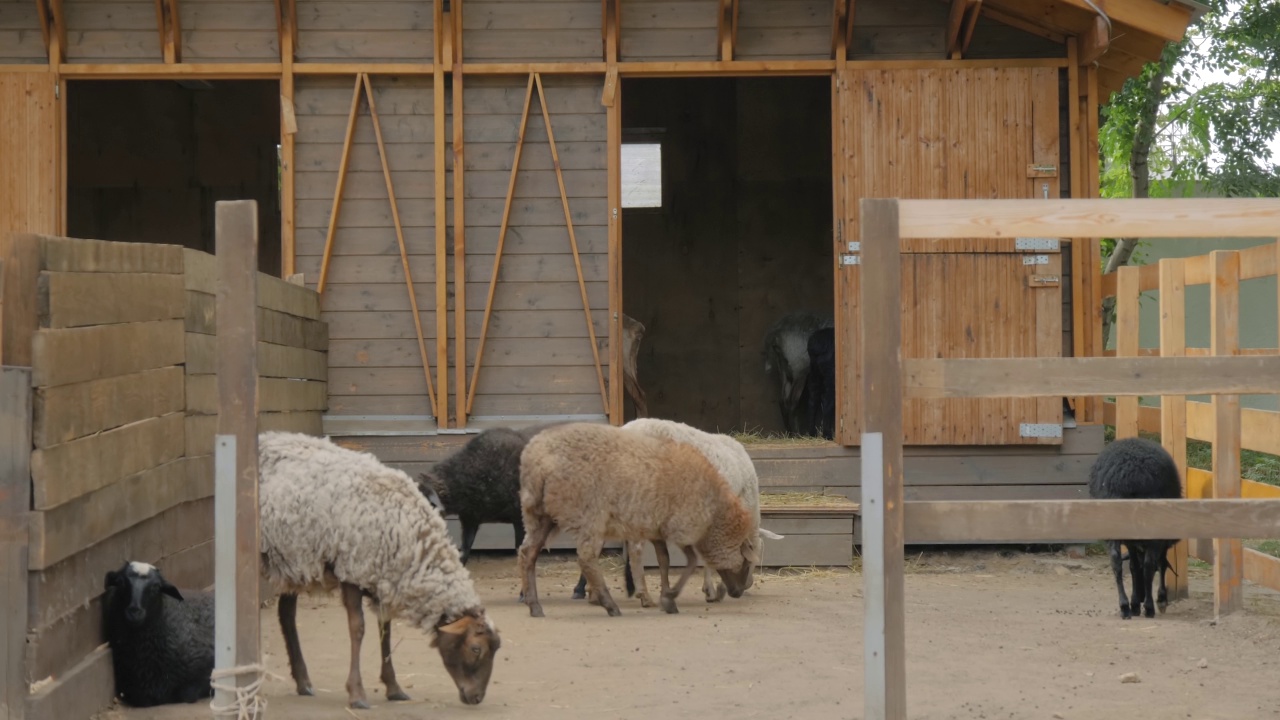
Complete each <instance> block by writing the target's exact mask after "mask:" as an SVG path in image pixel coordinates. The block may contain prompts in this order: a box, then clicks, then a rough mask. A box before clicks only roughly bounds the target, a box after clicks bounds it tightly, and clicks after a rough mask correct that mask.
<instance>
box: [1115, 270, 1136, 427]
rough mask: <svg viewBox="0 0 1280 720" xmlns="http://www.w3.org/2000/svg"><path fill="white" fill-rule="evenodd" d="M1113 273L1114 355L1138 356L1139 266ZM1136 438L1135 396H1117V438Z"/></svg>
mask: <svg viewBox="0 0 1280 720" xmlns="http://www.w3.org/2000/svg"><path fill="white" fill-rule="evenodd" d="M1117 272H1118V274H1117V275H1116V357H1137V356H1138V323H1139V317H1140V308H1139V306H1138V300H1139V298H1140V297H1141V295H1142V293H1141V292H1140V291H1139V290H1138V287H1139V285H1138V273H1139V270H1138V268H1136V267H1134V266H1132V265H1126V266H1124V267H1122V268H1120V269H1119V270H1118V271H1117ZM1127 437H1138V396H1137V395H1121V396H1119V397H1117V398H1116V439H1117V440H1119V439H1120V438H1127Z"/></svg>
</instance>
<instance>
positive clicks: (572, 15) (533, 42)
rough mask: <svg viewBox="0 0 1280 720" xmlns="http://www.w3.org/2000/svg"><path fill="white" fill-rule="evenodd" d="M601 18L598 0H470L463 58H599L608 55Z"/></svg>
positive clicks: (465, 13) (465, 17) (464, 19)
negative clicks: (605, 51)
mask: <svg viewBox="0 0 1280 720" xmlns="http://www.w3.org/2000/svg"><path fill="white" fill-rule="evenodd" d="M428 8H430V5H428ZM600 18H601V15H600V3H599V2H597V0H551V1H550V2H547V1H545V0H469V1H468V2H467V3H466V7H465V8H464V9H463V13H462V52H463V60H464V62H515V61H521V62H554V61H570V62H571V61H598V60H600V59H601V58H602V57H603V56H604V40H603V38H602V36H601V33H600ZM426 37H427V38H428V40H429V38H430V35H429V34H428V35H427V36H426ZM597 99H599V98H597Z"/></svg>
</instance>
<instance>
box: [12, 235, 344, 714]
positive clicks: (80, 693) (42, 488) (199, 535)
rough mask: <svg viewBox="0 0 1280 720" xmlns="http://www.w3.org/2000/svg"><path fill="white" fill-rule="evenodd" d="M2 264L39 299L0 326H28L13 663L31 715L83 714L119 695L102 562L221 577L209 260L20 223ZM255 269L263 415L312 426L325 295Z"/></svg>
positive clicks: (182, 576)
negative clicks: (21, 588) (22, 546)
mask: <svg viewBox="0 0 1280 720" xmlns="http://www.w3.org/2000/svg"><path fill="white" fill-rule="evenodd" d="M15 259H21V262H15ZM5 269H6V278H5V279H6V283H5V287H6V288H7V289H9V290H10V291H11V294H10V295H9V296H8V299H11V300H13V299H20V298H30V300H31V302H27V303H19V302H5V303H4V305H3V309H4V312H5V317H4V324H5V326H6V327H12V328H18V327H22V326H25V327H28V328H30V329H31V332H33V333H34V335H33V336H31V340H30V347H31V349H30V352H29V354H30V364H31V368H32V370H31V380H30V384H31V385H32V387H33V398H32V400H31V440H30V445H31V454H30V483H31V506H32V513H31V516H30V541H29V546H28V548H27V551H26V555H27V564H28V566H29V574H28V583H27V584H28V587H27V601H26V602H25V603H24V616H25V618H26V623H27V643H26V650H25V658H24V660H23V662H24V665H25V680H26V681H27V682H28V683H35V684H37V687H38V688H39V689H38V690H37V692H35V693H34V694H32V695H30V696H29V697H28V698H27V703H26V705H27V707H26V711H27V717H28V718H51V719H52V718H65V717H88V716H89V715H91V714H92V713H93V712H95V711H96V710H98V709H100V708H102V707H103V706H105V705H107V704H108V703H109V702H110V700H111V696H112V694H113V687H112V673H111V657H110V653H109V652H107V651H105V650H104V649H102V648H100V647H99V646H100V645H101V643H102V628H101V614H102V608H101V602H100V599H101V593H102V578H103V575H104V574H105V573H106V571H107V570H110V569H114V568H116V567H119V565H120V564H122V563H123V562H125V561H126V560H141V561H144V562H151V563H154V564H156V565H158V566H159V567H160V568H161V570H162V571H163V572H164V573H165V575H166V576H167V577H168V578H169V580H170V581H171V582H173V583H174V584H176V585H178V586H179V587H187V588H190V587H206V586H208V585H209V584H210V583H211V582H212V580H213V547H212V538H213V504H212V500H213V499H212V494H213V461H212V449H213V448H212V443H213V430H214V429H215V423H216V416H214V415H210V414H209V412H210V411H211V410H216V407H217V398H216V392H215V391H214V387H213V386H214V385H216V375H213V374H211V373H213V372H214V371H215V367H214V365H213V359H214V354H213V353H214V336H213V335H212V332H213V327H214V320H215V316H214V306H213V294H212V291H213V281H214V279H215V275H214V272H213V271H214V268H213V257H212V256H210V255H206V254H204V253H201V252H199V251H195V250H189V249H184V248H182V247H181V246H177V245H162V244H154V243H124V242H114V241H99V240H74V239H67V238H56V237H47V236H35V235H22V236H16V237H15V239H14V245H13V246H12V247H11V248H10V251H9V255H8V256H7V262H6V263H5ZM258 282H259V305H260V311H259V313H260V315H259V318H260V326H261V328H262V335H261V339H262V343H261V344H260V345H259V373H260V376H261V380H260V382H261V383H262V411H263V414H262V419H261V427H262V428H263V429H275V428H279V429H290V430H298V431H302V432H308V433H313V434H319V433H320V429H321V428H320V417H321V413H322V412H323V410H324V403H325V396H326V393H325V378H326V374H327V363H326V362H325V352H324V351H325V347H326V343H327V333H326V332H325V326H324V324H323V323H322V322H320V321H319V320H317V319H316V318H318V317H319V304H318V297H317V296H316V295H315V293H314V292H311V291H309V290H307V289H305V288H303V287H300V286H297V285H292V284H289V283H286V282H285V281H283V280H279V279H277V278H273V277H270V276H268V275H264V274H261V273H260V274H259V275H258ZM8 347H9V346H6V348H8ZM14 347H15V348H16V344H15V346H14ZM10 359H11V357H10V356H6V358H5V361H6V362H9V360H10ZM299 380H301V381H299Z"/></svg>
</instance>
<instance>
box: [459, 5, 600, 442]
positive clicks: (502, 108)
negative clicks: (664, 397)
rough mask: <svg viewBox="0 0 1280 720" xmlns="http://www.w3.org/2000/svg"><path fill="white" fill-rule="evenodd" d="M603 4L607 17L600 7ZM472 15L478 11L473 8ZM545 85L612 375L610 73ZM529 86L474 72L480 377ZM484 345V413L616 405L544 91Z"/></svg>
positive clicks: (471, 101)
mask: <svg viewBox="0 0 1280 720" xmlns="http://www.w3.org/2000/svg"><path fill="white" fill-rule="evenodd" d="M533 4H535V5H536V4H537V3H533ZM595 7H596V11H597V15H598V14H599V6H598V5H597V6H595ZM467 12H468V13H470V12H472V11H471V6H468V10H467ZM597 19H598V18H597ZM596 34H597V36H598V35H599V32H598V31H597V33H596ZM542 82H543V85H544V87H545V88H546V94H547V104H548V110H549V114H550V116H551V123H552V131H553V132H554V134H555V139H556V147H557V149H558V151H559V156H560V165H561V167H562V169H563V171H564V180H565V190H566V193H567V195H568V199H569V209H570V212H571V214H572V218H573V226H574V232H575V235H576V237H577V241H578V252H579V255H580V258H581V263H582V272H583V279H584V281H585V284H586V288H587V299H588V301H589V302H590V304H591V310H592V319H593V321H594V324H595V333H596V338H597V341H598V342H599V343H600V345H601V347H602V352H601V353H600V361H601V364H602V367H603V369H604V370H605V375H606V377H607V376H608V355H607V353H605V352H603V348H604V346H605V345H606V343H607V338H608V325H607V323H606V317H607V313H608V262H607V261H608V247H607V243H608V218H607V215H606V214H607V198H606V195H605V191H606V187H605V179H606V165H605V160H606V153H605V146H606V142H605V133H606V129H607V128H606V125H605V108H604V107H603V106H602V105H601V104H600V93H601V90H602V81H601V79H599V78H576V77H549V76H548V77H543V78H542ZM526 83H527V81H526V79H525V78H492V79H491V78H474V79H469V80H468V81H467V84H466V88H465V89H464V91H463V102H464V112H465V113H466V123H465V125H464V128H463V132H464V133H465V135H464V142H465V143H466V148H467V150H466V155H465V157H466V171H465V173H464V175H463V179H464V182H465V185H466V189H465V193H466V200H467V202H466V210H465V215H466V217H465V222H466V241H467V244H466V284H465V289H466V309H467V367H468V372H467V377H468V381H470V374H471V371H470V368H471V367H472V366H473V365H474V363H475V351H476V346H477V345H478V342H479V335H480V330H481V324H482V322H483V318H484V307H485V301H486V298H487V295H488V290H489V281H490V278H491V275H492V272H493V264H494V258H495V253H496V249H497V242H498V230H499V227H500V226H501V223H502V213H503V205H504V202H505V199H506V194H507V187H508V184H509V183H510V177H511V167H512V160H513V159H514V156H515V146H516V139H517V136H518V134H519V129H520V114H521V110H522V108H523V103H524V99H525V87H526ZM484 352H485V357H484V361H483V363H482V364H481V368H480V374H479V377H478V379H477V385H476V399H475V404H474V406H473V407H472V412H471V414H472V415H475V416H489V417H492V416H504V415H602V414H603V413H604V405H603V401H602V399H601V397H600V389H599V381H598V379H597V376H596V370H595V366H594V360H593V357H592V352H591V345H590V341H589V339H588V334H587V325H586V318H585V317H584V315H583V310H582V296H581V293H580V290H579V288H578V277H577V273H576V270H575V267H574V262H573V255H572V252H571V249H570V245H569V234H568V231H567V229H566V225H565V217H564V208H563V205H562V203H561V200H560V196H559V189H558V186H557V184H556V179H555V173H554V171H553V167H552V163H551V150H550V146H549V145H548V143H547V133H546V125H545V123H544V122H543V120H542V113H541V112H540V110H539V103H538V97H537V91H536V90H535V91H534V96H533V99H532V101H531V107H530V111H529V121H528V128H527V130H526V133H525V142H524V150H523V153H522V156H521V159H520V166H519V172H518V174H517V180H516V186H515V193H514V198H513V201H512V205H511V214H510V226H509V228H508V231H507V237H506V240H505V243H504V246H503V255H502V260H501V264H500V272H499V275H498V284H497V289H496V291H495V294H494V310H493V316H492V318H491V320H490V323H489V330H488V337H487V339H486V340H485V348H484ZM450 377H451V381H452V375H451V376H450ZM450 393H451V394H452V393H453V388H450Z"/></svg>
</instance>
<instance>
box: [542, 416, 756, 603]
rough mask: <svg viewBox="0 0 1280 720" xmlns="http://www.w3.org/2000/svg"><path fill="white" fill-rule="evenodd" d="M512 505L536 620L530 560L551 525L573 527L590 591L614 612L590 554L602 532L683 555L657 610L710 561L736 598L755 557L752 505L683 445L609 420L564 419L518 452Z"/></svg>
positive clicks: (699, 455)
mask: <svg viewBox="0 0 1280 720" xmlns="http://www.w3.org/2000/svg"><path fill="white" fill-rule="evenodd" d="M520 506H521V510H522V513H523V515H524V525H525V533H526V534H525V540H524V544H522V545H521V546H520V552H519V568H520V574H521V579H522V590H523V594H524V600H525V604H527V605H528V606H529V614H530V615H532V616H533V617H542V616H543V612H542V605H541V603H540V602H539V601H538V590H537V577H536V576H537V559H538V553H540V552H541V551H542V548H543V547H544V546H545V544H546V542H547V541H548V540H549V539H550V538H551V537H552V535H553V534H554V533H556V532H557V531H559V530H567V531H569V532H571V533H573V535H574V538H575V539H576V540H577V545H578V563H579V565H580V566H581V567H582V572H583V574H585V575H586V576H587V580H588V582H589V583H590V586H591V588H592V592H593V595H594V596H595V599H596V600H597V601H598V602H599V604H600V605H602V606H604V608H605V610H606V611H607V612H608V613H609V614H610V615H620V614H621V611H619V610H618V606H617V604H616V603H615V602H614V601H613V598H612V596H610V594H609V589H608V588H607V587H606V586H605V583H604V578H603V576H602V575H601V572H600V568H599V565H598V563H597V562H596V561H597V558H598V557H599V556H600V551H601V549H602V548H603V546H604V543H605V540H606V539H618V540H623V541H628V542H631V543H634V544H635V545H636V546H637V547H638V546H639V545H640V544H641V543H643V542H645V541H647V540H664V541H666V542H671V543H675V544H676V546H677V547H679V548H680V549H681V550H683V551H684V553H685V555H686V556H687V557H688V558H690V561H689V563H688V565H687V566H686V567H685V570H684V572H683V573H682V574H681V576H680V580H679V581H678V582H677V583H676V586H675V588H674V589H672V588H670V587H668V585H667V582H666V577H665V575H664V577H663V587H662V598H661V603H662V608H663V609H664V610H665V611H667V612H669V613H673V612H676V611H677V610H676V604H675V598H676V597H677V596H678V595H679V594H680V590H681V589H682V588H683V587H684V584H685V582H687V581H688V579H689V576H690V575H692V574H693V573H694V572H695V571H696V570H697V568H698V561H699V559H700V560H702V561H703V562H705V563H706V564H707V565H708V566H710V567H713V568H715V569H716V570H717V571H718V572H719V573H720V577H721V579H722V580H723V581H724V584H725V586H726V587H727V589H728V592H729V594H730V595H732V596H733V597H741V595H742V591H743V590H744V589H745V586H746V580H747V576H748V574H749V573H750V571H751V566H752V563H755V562H758V561H759V556H758V555H757V554H756V551H755V549H754V545H753V543H752V541H751V540H752V537H753V536H755V535H756V532H757V531H756V526H755V525H754V523H753V518H752V514H751V512H750V511H749V510H748V509H747V508H746V506H745V505H744V504H743V502H742V501H741V500H740V499H739V498H738V497H737V495H736V494H735V493H734V492H733V491H732V490H731V489H730V488H729V484H728V483H727V482H726V481H725V479H724V478H723V477H722V476H721V475H720V473H719V472H718V471H717V470H716V469H715V467H713V466H712V465H711V463H710V462H709V461H708V460H707V459H706V458H705V457H704V456H703V455H702V453H700V452H698V451H697V450H696V449H695V448H694V447H692V446H691V445H687V444H684V443H677V442H675V441H673V440H668V439H666V438H654V437H649V436H646V435H643V434H641V433H637V432H632V431H627V430H623V429H621V428H616V427H612V426H609V425H598V424H592V423H568V424H565V425H560V426H556V427H551V428H547V429H546V430H543V431H542V432H541V433H539V434H537V435H535V436H534V437H533V438H532V439H531V440H530V441H529V444H528V445H526V446H525V449H524V452H523V454H522V455H521V458H520Z"/></svg>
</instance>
